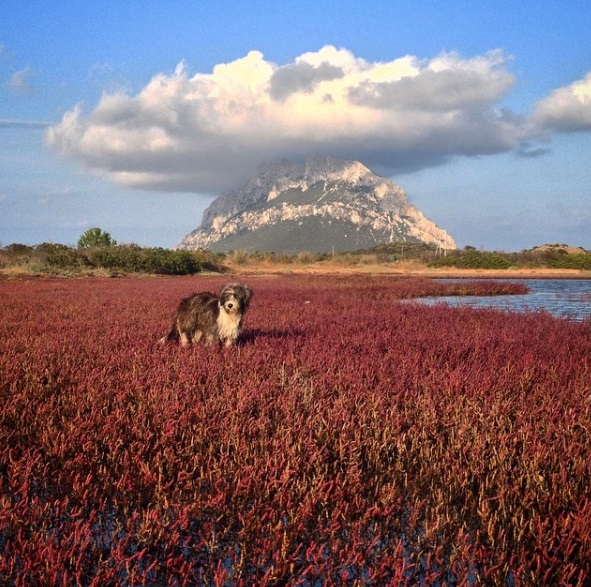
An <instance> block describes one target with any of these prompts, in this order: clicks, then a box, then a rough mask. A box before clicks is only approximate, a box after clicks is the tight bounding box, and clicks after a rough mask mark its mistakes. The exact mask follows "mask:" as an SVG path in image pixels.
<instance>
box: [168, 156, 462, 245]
mask: <svg viewBox="0 0 591 587" xmlns="http://www.w3.org/2000/svg"><path fill="white" fill-rule="evenodd" d="M394 241H398V242H400V241H402V242H425V243H431V244H435V245H437V246H441V247H444V248H448V249H452V248H455V247H456V245H455V242H454V240H453V239H452V238H451V237H450V236H448V235H447V233H446V231H444V230H443V229H441V228H439V227H437V226H436V225H435V224H434V223H433V222H431V220H429V219H428V218H426V217H425V216H423V214H422V213H421V212H420V211H419V210H418V209H417V208H415V207H414V206H413V205H412V204H410V203H409V202H408V198H407V196H406V194H405V193H404V191H403V190H402V188H400V186H398V185H396V184H395V183H394V182H392V181H390V180H388V179H384V178H383V177H379V176H378V175H376V174H375V173H373V172H372V171H370V170H369V169H368V168H367V167H365V166H364V165H363V164H361V163H359V162H358V161H342V160H340V159H334V158H331V157H322V158H312V159H308V161H306V163H305V164H295V163H289V162H286V161H282V162H275V163H268V164H265V165H262V166H261V167H260V168H259V169H258V171H257V173H256V174H255V175H254V176H253V177H252V178H251V179H250V180H249V181H248V182H247V183H246V184H245V185H244V186H242V187H241V188H239V189H237V190H231V191H228V192H225V193H224V194H222V195H221V196H219V197H218V198H216V199H215V200H214V201H213V202H212V203H211V205H210V206H209V207H208V208H207V209H206V210H205V212H204V213H203V219H202V222H201V226H200V227H199V228H197V229H196V230H194V231H193V232H191V233H190V234H188V235H187V236H185V238H184V239H183V240H182V242H181V243H180V244H179V245H178V246H177V248H179V249H189V250H191V249H210V250H212V251H218V252H225V251H229V250H239V249H241V250H246V251H255V250H257V251H275V252H277V253H295V252H299V251H309V252H331V251H351V250H356V249H366V248H370V247H373V246H375V245H378V244H381V243H389V242H394Z"/></svg>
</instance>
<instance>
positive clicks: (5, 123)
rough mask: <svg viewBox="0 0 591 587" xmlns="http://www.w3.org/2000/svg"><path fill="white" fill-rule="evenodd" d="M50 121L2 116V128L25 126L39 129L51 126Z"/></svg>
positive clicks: (0, 121) (0, 122)
mask: <svg viewBox="0 0 591 587" xmlns="http://www.w3.org/2000/svg"><path fill="white" fill-rule="evenodd" d="M50 125H51V123H49V122H40V121H39V120H18V119H11V118H0V128H25V129H32V130H37V129H40V128H47V127H48V126H50Z"/></svg>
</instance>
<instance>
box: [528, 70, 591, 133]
mask: <svg viewBox="0 0 591 587" xmlns="http://www.w3.org/2000/svg"><path fill="white" fill-rule="evenodd" d="M534 118H535V120H536V121H537V122H538V123H539V124H540V125H541V126H543V127H545V128H548V129H551V130H556V131H559V132H576V131H586V130H591V72H589V73H588V74H587V75H586V76H585V77H584V78H583V79H582V80H578V81H576V82H574V83H573V84H571V85H569V86H565V87H562V88H558V89H557V90H554V91H553V92H552V93H551V94H550V95H549V96H548V97H547V98H544V99H543V100H541V101H540V102H538V103H537V104H536V108H535V112H534Z"/></svg>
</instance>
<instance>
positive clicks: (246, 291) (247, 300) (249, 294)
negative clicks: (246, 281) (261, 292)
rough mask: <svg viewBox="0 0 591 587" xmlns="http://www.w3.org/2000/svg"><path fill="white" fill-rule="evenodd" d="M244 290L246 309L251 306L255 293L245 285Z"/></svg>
mask: <svg viewBox="0 0 591 587" xmlns="http://www.w3.org/2000/svg"><path fill="white" fill-rule="evenodd" d="M242 289H243V290H244V305H245V307H246V308H248V305H249V304H250V298H252V296H253V294H254V291H252V289H251V288H250V287H248V285H243V286H242Z"/></svg>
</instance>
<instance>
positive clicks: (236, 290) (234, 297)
mask: <svg viewBox="0 0 591 587" xmlns="http://www.w3.org/2000/svg"><path fill="white" fill-rule="evenodd" d="M252 294H253V291H252V289H250V287H248V286H247V285H244V284H242V283H230V284H228V285H225V286H224V287H223V288H222V291H221V293H220V301H219V305H220V308H221V309H223V310H225V311H226V312H227V313H228V314H244V312H246V310H247V309H248V306H249V304H250V298H252Z"/></svg>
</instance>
